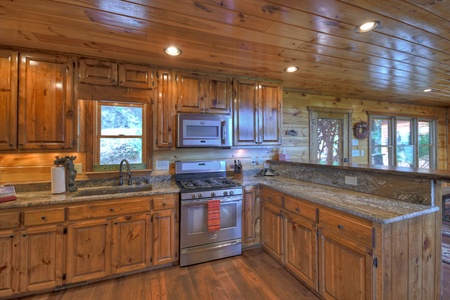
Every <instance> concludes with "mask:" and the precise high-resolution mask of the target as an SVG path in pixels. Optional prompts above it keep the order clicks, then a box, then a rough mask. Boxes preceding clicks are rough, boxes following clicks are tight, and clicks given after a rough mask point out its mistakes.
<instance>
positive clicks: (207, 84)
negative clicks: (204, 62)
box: [176, 72, 232, 114]
mask: <svg viewBox="0 0 450 300" xmlns="http://www.w3.org/2000/svg"><path fill="white" fill-rule="evenodd" d="M176 82H177V100H178V101H177V111H178V112H192V113H221V114H230V113H231V99H232V89H231V84H232V81H231V79H230V78H227V77H220V76H206V75H200V74H195V73H185V72H178V73H177V75H176Z"/></svg>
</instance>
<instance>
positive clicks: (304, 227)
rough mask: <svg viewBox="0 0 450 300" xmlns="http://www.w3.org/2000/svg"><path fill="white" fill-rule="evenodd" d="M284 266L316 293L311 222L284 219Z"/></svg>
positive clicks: (313, 238)
mask: <svg viewBox="0 0 450 300" xmlns="http://www.w3.org/2000/svg"><path fill="white" fill-rule="evenodd" d="M284 232H285V247H284V264H285V266H286V267H287V268H288V269H289V270H291V271H292V273H294V274H295V275H296V276H297V277H298V278H299V279H300V280H302V281H303V282H304V283H306V284H307V285H308V286H309V287H311V288H313V289H314V290H316V291H317V288H318V281H317V235H316V226H315V224H314V223H313V222H311V221H308V220H306V219H303V218H300V217H290V216H287V217H285V219H284Z"/></svg>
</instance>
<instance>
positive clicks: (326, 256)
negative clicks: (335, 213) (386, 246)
mask: <svg viewBox="0 0 450 300" xmlns="http://www.w3.org/2000/svg"><path fill="white" fill-rule="evenodd" d="M318 236H319V251H318V252H319V266H320V272H319V273H320V280H319V282H320V290H319V293H320V294H321V295H322V296H323V298H324V299H354V300H358V299H360V300H363V299H373V296H372V295H373V292H372V291H373V275H372V274H373V260H372V252H371V251H368V250H367V249H365V248H364V247H362V246H360V245H358V244H356V243H354V242H352V241H351V240H347V239H345V238H340V237H339V236H338V235H336V233H332V232H327V231H323V232H320V233H319V235H318Z"/></svg>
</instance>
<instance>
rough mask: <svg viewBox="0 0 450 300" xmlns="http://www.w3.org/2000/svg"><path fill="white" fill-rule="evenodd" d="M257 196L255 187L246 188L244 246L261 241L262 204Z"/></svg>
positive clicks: (244, 200)
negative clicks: (260, 204)
mask: <svg viewBox="0 0 450 300" xmlns="http://www.w3.org/2000/svg"><path fill="white" fill-rule="evenodd" d="M258 201H259V198H258V197H256V188H255V187H245V188H244V199H243V210H244V212H243V214H242V215H243V222H242V223H243V230H242V234H243V236H242V242H243V246H244V247H251V246H255V245H257V244H259V243H260V240H261V237H260V206H259V203H258Z"/></svg>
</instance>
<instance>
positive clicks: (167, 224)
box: [152, 210, 177, 266]
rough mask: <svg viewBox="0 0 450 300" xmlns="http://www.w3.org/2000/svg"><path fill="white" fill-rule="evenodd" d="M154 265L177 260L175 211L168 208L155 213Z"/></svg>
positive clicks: (153, 219) (153, 224) (153, 221)
mask: <svg viewBox="0 0 450 300" xmlns="http://www.w3.org/2000/svg"><path fill="white" fill-rule="evenodd" d="M152 226H153V265H155V266H157V265H162V264H166V263H170V262H173V261H175V260H176V259H177V258H176V254H175V211H174V210H167V211H160V212H157V213H154V214H153V217H152Z"/></svg>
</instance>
